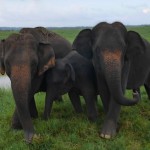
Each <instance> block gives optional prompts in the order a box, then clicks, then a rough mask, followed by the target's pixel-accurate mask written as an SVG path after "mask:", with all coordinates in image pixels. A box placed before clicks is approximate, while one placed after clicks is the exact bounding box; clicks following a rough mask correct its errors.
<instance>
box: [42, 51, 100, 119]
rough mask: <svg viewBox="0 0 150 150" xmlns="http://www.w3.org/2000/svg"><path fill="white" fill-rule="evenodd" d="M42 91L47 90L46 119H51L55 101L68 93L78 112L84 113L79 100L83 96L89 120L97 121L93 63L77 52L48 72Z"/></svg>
mask: <svg viewBox="0 0 150 150" xmlns="http://www.w3.org/2000/svg"><path fill="white" fill-rule="evenodd" d="M41 89H46V90H45V91H46V100H45V110H44V118H45V119H48V118H49V117H50V112H51V108H52V104H53V100H54V99H55V98H56V97H58V96H59V95H63V94H65V93H67V92H68V94H69V97H70V99H71V102H72V104H73V106H74V108H75V110H76V112H78V113H80V112H82V107H81V104H80V98H79V96H80V95H82V96H83V97H84V99H85V103H86V106H87V115H88V118H89V120H91V121H95V120H96V118H97V112H96V108H95V101H96V98H97V86H96V76H95V71H94V68H93V65H92V63H91V62H90V61H89V60H88V59H86V58H84V57H83V56H81V55H80V54H78V53H77V52H76V51H72V52H70V53H69V54H68V55H67V56H65V57H64V58H63V59H56V65H55V67H54V68H52V69H49V70H48V71H47V72H46V74H45V80H44V82H43V84H42V87H41Z"/></svg>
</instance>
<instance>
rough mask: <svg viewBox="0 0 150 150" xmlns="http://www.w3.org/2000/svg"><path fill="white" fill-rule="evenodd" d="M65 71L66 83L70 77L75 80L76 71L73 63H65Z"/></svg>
mask: <svg viewBox="0 0 150 150" xmlns="http://www.w3.org/2000/svg"><path fill="white" fill-rule="evenodd" d="M65 71H66V77H65V81H64V83H66V82H67V81H68V80H69V79H71V80H72V81H73V82H74V81H75V72H74V69H73V67H72V65H71V64H69V63H68V64H66V65H65Z"/></svg>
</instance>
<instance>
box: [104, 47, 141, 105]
mask: <svg viewBox="0 0 150 150" xmlns="http://www.w3.org/2000/svg"><path fill="white" fill-rule="evenodd" d="M103 59H104V72H105V77H106V82H107V85H108V88H109V91H110V93H111V95H112V97H113V99H114V100H115V101H116V102H117V103H118V104H120V105H125V106H131V105H135V104H136V103H138V101H139V100H140V97H139V94H138V93H135V95H134V98H133V99H128V98H125V97H124V94H123V88H122V85H121V84H122V81H121V51H119V50H118V51H117V52H115V53H114V52H109V51H106V52H105V53H103Z"/></svg>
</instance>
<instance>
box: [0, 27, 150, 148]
mask: <svg viewBox="0 0 150 150" xmlns="http://www.w3.org/2000/svg"><path fill="white" fill-rule="evenodd" d="M128 29H129V30H134V31H137V32H139V33H140V34H141V35H142V36H143V37H144V38H146V39H147V40H149V41H150V26H142V27H138V26H137V27H128ZM54 31H55V32H57V33H59V34H61V35H62V36H64V37H65V38H67V39H68V40H69V41H70V42H72V41H73V40H74V38H75V36H76V35H77V33H78V32H79V29H77V30H75V29H74V30H67V29H66V30H59V29H58V30H54ZM12 32H13V31H0V39H3V38H6V37H7V36H8V35H9V34H11V33H12ZM141 91H142V100H141V101H140V102H139V104H138V105H136V106H132V107H122V111H121V115H120V119H119V121H120V128H119V132H118V134H117V135H116V137H114V138H112V139H110V140H105V139H102V138H100V137H99V131H100V129H101V126H102V123H103V121H104V117H105V114H104V112H103V107H102V104H101V101H100V98H99V99H98V104H97V108H98V113H99V119H98V121H97V122H96V123H90V122H89V121H88V119H87V117H86V106H85V103H84V101H83V99H82V105H83V109H84V113H83V114H81V115H78V114H76V113H75V112H74V110H73V107H72V105H71V103H70V101H69V99H68V96H67V95H64V97H63V98H64V102H63V103H54V105H53V109H52V113H51V118H50V119H49V120H48V121H44V120H43V119H42V113H43V108H44V96H45V94H44V93H38V94H36V96H35V98H36V103H37V108H38V112H39V118H38V119H35V120H33V123H34V127H35V130H36V132H37V133H39V134H40V135H41V137H42V139H41V141H39V143H36V144H35V143H33V144H32V145H27V144H26V143H25V142H24V136H23V131H15V130H12V129H11V128H10V125H11V117H12V113H13V111H14V107H15V104H14V100H13V96H12V93H11V90H10V89H7V90H4V89H0V150H150V100H148V98H147V95H146V93H145V90H144V88H143V87H142V88H141ZM131 94H132V93H131V91H127V92H126V96H127V97H132V95H131Z"/></svg>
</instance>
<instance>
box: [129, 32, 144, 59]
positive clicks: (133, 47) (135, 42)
mask: <svg viewBox="0 0 150 150" xmlns="http://www.w3.org/2000/svg"><path fill="white" fill-rule="evenodd" d="M126 41H127V51H126V56H127V58H129V59H130V58H133V57H134V56H136V55H139V54H142V53H144V52H145V49H146V46H145V43H144V41H143V39H142V38H141V36H140V35H139V34H138V33H137V32H134V31H128V33H127V40H126Z"/></svg>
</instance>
